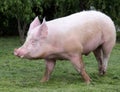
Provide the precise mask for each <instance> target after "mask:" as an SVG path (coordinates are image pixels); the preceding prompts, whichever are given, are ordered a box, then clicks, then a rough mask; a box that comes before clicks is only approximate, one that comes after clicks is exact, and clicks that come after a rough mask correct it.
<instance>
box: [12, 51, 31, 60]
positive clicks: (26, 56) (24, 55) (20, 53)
mask: <svg viewBox="0 0 120 92" xmlns="http://www.w3.org/2000/svg"><path fill="white" fill-rule="evenodd" d="M14 55H15V56H17V57H20V58H27V59H29V58H30V56H28V55H27V53H25V52H24V51H23V50H20V49H15V50H14Z"/></svg>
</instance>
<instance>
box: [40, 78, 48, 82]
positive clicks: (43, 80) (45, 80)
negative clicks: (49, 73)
mask: <svg viewBox="0 0 120 92" xmlns="http://www.w3.org/2000/svg"><path fill="white" fill-rule="evenodd" d="M47 81H48V80H47V79H45V78H43V79H42V80H41V81H40V82H41V83H44V82H47Z"/></svg>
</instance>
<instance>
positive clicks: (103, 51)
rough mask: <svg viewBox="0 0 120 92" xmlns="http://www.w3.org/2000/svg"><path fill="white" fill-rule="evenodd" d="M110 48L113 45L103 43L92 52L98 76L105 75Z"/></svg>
mask: <svg viewBox="0 0 120 92" xmlns="http://www.w3.org/2000/svg"><path fill="white" fill-rule="evenodd" d="M112 48H113V45H111V44H108V43H104V44H103V45H101V46H99V47H98V48H97V49H96V50H94V51H93V52H94V55H95V57H96V59H97V61H98V67H99V74H100V75H104V74H105V73H106V70H107V65H108V60H109V57H110V53H111V51H112Z"/></svg>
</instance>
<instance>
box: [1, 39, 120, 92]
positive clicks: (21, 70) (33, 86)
mask: <svg viewBox="0 0 120 92" xmlns="http://www.w3.org/2000/svg"><path fill="white" fill-rule="evenodd" d="M19 46H20V43H19V39H18V38H17V37H4V38H0V92H120V43H117V44H116V46H115V47H114V49H113V51H112V54H111V57H110V60H109V64H108V69H107V74H106V75H105V76H99V75H98V67H97V62H96V60H95V57H94V56H93V54H92V53H91V54H90V55H89V56H84V63H85V68H86V71H87V73H88V74H89V76H90V77H91V79H92V82H91V83H90V84H89V85H86V84H85V83H84V81H83V79H82V78H81V76H80V75H79V74H78V73H77V72H76V70H75V69H74V68H73V66H72V65H71V64H70V62H69V61H58V62H57V64H56V67H55V69H54V71H53V73H52V75H51V78H50V80H49V81H48V82H46V83H40V79H41V78H42V76H43V73H44V70H45V69H44V68H45V62H44V60H27V59H20V58H17V57H15V56H14V55H13V50H14V48H16V47H19Z"/></svg>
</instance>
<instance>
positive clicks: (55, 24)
mask: <svg viewBox="0 0 120 92" xmlns="http://www.w3.org/2000/svg"><path fill="white" fill-rule="evenodd" d="M104 22H105V23H106V22H109V23H112V21H111V19H110V18H109V17H108V16H106V15H105V14H103V13H101V12H98V11H82V12H79V13H75V14H71V15H69V16H66V17H62V18H58V19H54V20H51V21H48V22H47V24H48V27H50V28H53V29H54V30H55V31H61V32H66V31H70V29H74V27H80V26H83V25H84V24H87V23H102V24H103V25H104ZM112 24H113V23H112ZM113 25H114V24H113ZM81 31H82V30H81Z"/></svg>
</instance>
